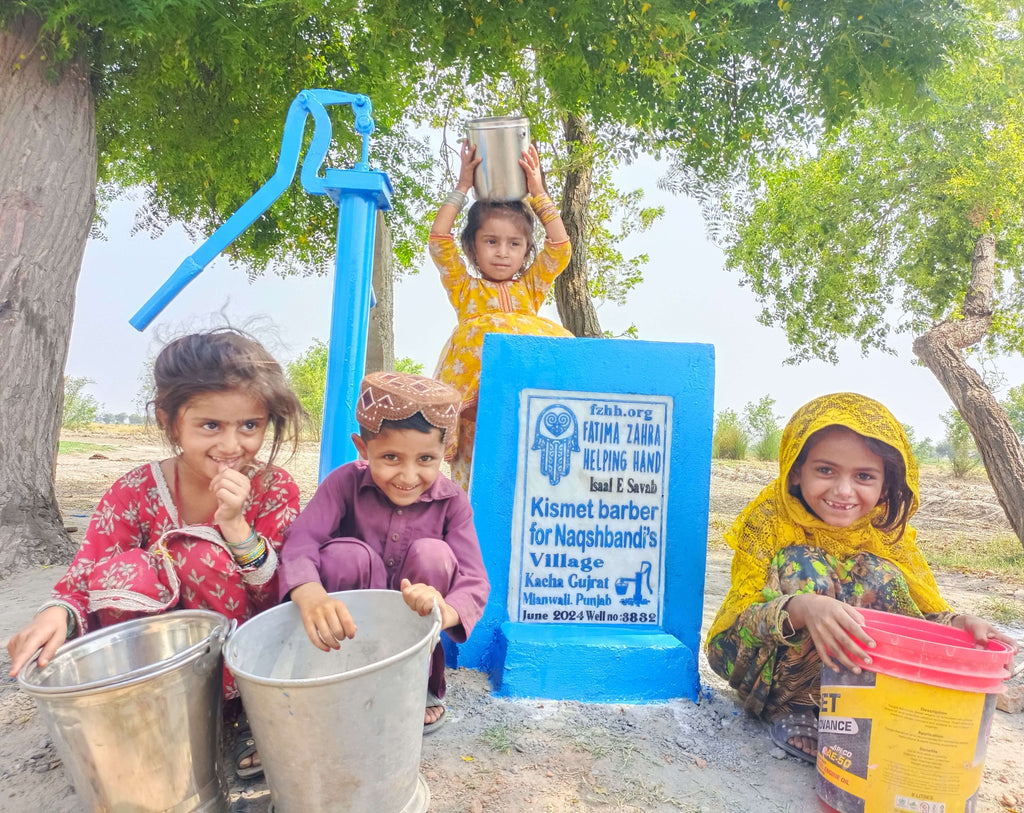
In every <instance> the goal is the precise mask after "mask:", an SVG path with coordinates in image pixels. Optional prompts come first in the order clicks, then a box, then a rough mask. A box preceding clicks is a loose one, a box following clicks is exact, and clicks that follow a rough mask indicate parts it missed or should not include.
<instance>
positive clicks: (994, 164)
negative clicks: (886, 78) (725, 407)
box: [723, 3, 1024, 362]
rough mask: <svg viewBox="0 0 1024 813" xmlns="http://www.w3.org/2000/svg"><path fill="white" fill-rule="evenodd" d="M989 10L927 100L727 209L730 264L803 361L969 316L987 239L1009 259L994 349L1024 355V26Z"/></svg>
mask: <svg viewBox="0 0 1024 813" xmlns="http://www.w3.org/2000/svg"><path fill="white" fill-rule="evenodd" d="M991 8H992V12H991V13H989V14H988V16H986V15H985V14H982V13H980V12H978V13H977V15H976V26H975V33H976V37H975V38H974V40H973V45H972V47H971V48H967V47H961V48H958V49H956V50H953V51H951V53H950V55H949V59H948V61H947V63H946V65H945V66H944V67H943V68H942V69H939V70H936V71H935V72H934V73H933V74H932V75H931V76H930V77H929V78H928V90H929V98H928V100H926V101H922V102H921V103H919V104H916V105H913V106H903V107H901V108H892V107H882V106H875V107H873V108H871V109H870V110H868V111H866V113H865V114H864V115H863V116H861V117H859V118H858V119H856V120H855V121H854V122H853V123H851V124H850V125H848V126H846V127H844V128H842V129H841V130H838V131H836V132H835V133H833V134H831V135H830V136H828V137H826V138H824V139H822V140H821V141H820V142H819V143H818V144H817V145H816V146H815V147H814V149H809V148H807V147H806V146H804V147H794V148H793V151H792V152H791V153H790V154H789V155H788V156H783V157H775V158H774V159H773V160H767V161H765V162H764V163H762V164H761V165H760V166H757V167H755V168H753V169H752V170H751V172H750V174H749V176H748V177H747V178H746V184H745V191H744V192H742V193H737V194H733V195H732V196H731V197H729V198H728V199H727V200H726V202H725V204H724V209H723V211H724V214H723V217H726V218H731V219H732V223H733V225H734V226H735V232H734V233H733V234H732V237H731V239H730V243H729V246H728V252H727V264H728V267H729V268H730V269H731V270H734V271H738V272H739V273H740V274H742V276H743V278H744V281H745V283H746V284H749V286H750V288H751V290H752V291H753V292H754V294H755V295H756V296H757V298H758V299H759V300H760V301H761V303H762V304H763V305H764V309H763V311H762V312H761V315H760V317H759V318H760V321H761V322H762V323H764V324H767V325H777V326H779V327H782V328H783V329H784V330H785V331H786V335H787V338H788V339H789V343H790V347H791V348H792V350H793V360H803V359H808V358H821V359H825V360H828V361H833V362H834V361H836V360H837V358H838V356H837V352H836V347H837V345H838V344H839V342H841V341H844V340H854V341H857V342H859V344H860V346H861V349H862V351H863V352H865V353H866V352H868V351H870V350H872V349H880V350H884V351H889V352H891V340H892V338H893V336H894V335H896V334H900V333H907V332H910V333H913V334H919V333H922V332H924V331H925V330H927V329H928V328H930V327H931V326H932V325H933V324H934V323H936V322H938V321H941V320H944V319H947V318H956V317H957V315H958V314H959V311H960V308H961V306H962V303H963V299H964V295H965V293H966V286H967V282H968V280H969V278H970V256H971V251H972V248H973V246H974V245H975V242H976V241H977V239H978V238H979V237H980V236H981V235H982V234H985V233H992V234H994V235H995V237H996V239H997V258H998V265H997V280H996V301H995V303H994V305H995V307H994V315H993V323H992V329H991V331H990V333H989V336H988V337H987V339H986V342H987V343H988V347H987V350H988V351H990V352H992V351H995V352H1021V351H1024V241H1022V235H1024V232H1022V231H1021V229H1020V224H1021V223H1022V222H1024V47H1022V41H1024V15H1021V14H1020V13H1019V11H1015V10H1013V8H1012V7H1011V6H1010V5H1009V4H999V3H992V4H991ZM987 11H988V10H986V12H987Z"/></svg>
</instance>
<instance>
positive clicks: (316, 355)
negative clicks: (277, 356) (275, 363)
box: [285, 339, 423, 443]
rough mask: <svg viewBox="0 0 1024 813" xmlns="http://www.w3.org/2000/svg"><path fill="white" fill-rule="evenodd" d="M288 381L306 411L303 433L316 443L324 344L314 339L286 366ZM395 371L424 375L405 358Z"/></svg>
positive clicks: (320, 417) (319, 427) (320, 424)
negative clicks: (304, 350)
mask: <svg viewBox="0 0 1024 813" xmlns="http://www.w3.org/2000/svg"><path fill="white" fill-rule="evenodd" d="M285 371H286V372H287V373H288V380H289V381H290V382H291V385H292V389H293V390H295V394H296V395H297V396H298V397H299V403H301V404H302V408H303V409H305V410H306V431H307V432H308V433H309V437H311V438H312V439H313V440H315V441H316V442H317V443H319V442H320V441H321V439H322V434H323V423H324V393H325V392H326V391H327V344H326V343H325V342H323V341H321V340H320V339H313V344H311V345H310V346H309V349H308V350H306V352H305V353H303V354H302V355H301V356H299V357H298V358H297V359H295V361H290V362H288V364H287V365H285ZM395 372H399V373H415V374H416V375H423V365H422V364H420V363H419V362H418V361H413V360H412V359H411V358H409V357H407V356H404V357H402V358H398V359H395Z"/></svg>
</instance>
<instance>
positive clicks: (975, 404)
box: [914, 234, 1024, 542]
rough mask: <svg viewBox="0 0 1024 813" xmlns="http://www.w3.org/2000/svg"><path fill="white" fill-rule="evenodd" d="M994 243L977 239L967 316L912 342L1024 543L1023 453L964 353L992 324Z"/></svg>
mask: <svg viewBox="0 0 1024 813" xmlns="http://www.w3.org/2000/svg"><path fill="white" fill-rule="evenodd" d="M995 266H996V240H995V237H994V236H993V235H991V234H985V235H982V236H981V237H979V238H978V241H977V242H976V243H975V245H974V253H973V255H972V257H971V282H970V285H969V286H968V289H967V297H966V298H965V299H964V308H963V318H962V319H957V320H953V319H946V320H945V321H943V322H941V323H939V324H938V325H936V326H935V327H933V328H932V329H931V330H929V331H928V332H927V333H925V334H924V335H923V336H920V337H918V339H917V340H916V341H915V342H914V353H915V354H916V355H917V357H918V358H919V359H921V361H923V362H924V363H925V365H927V367H928V369H929V370H931V371H932V373H933V374H934V375H935V377H936V378H937V379H938V380H939V383H940V384H941V385H942V387H943V389H945V390H946V392H947V393H948V394H949V398H950V400H951V401H952V402H953V405H954V406H955V407H956V408H957V410H958V411H959V412H960V415H961V416H962V417H963V419H964V421H965V422H966V423H967V426H968V427H969V428H970V430H971V435H973V437H974V442H975V444H976V445H977V447H978V451H979V452H980V453H981V460H982V462H983V463H984V464H985V471H986V472H987V473H988V479H989V482H991V483H992V488H993V490H994V491H995V493H996V498H997V499H998V500H999V504H1000V505H1001V506H1002V507H1003V511H1004V512H1005V513H1006V518H1007V519H1008V520H1009V521H1010V525H1011V527H1012V528H1013V531H1014V533H1015V534H1017V538H1018V539H1020V540H1022V542H1024V450H1022V448H1021V444H1020V439H1019V438H1018V437H1017V434H1016V432H1014V431H1013V427H1012V426H1010V421H1009V419H1008V418H1007V416H1006V411H1005V410H1004V409H1003V408H1002V407H1001V406H1000V405H999V402H998V401H996V399H995V396H993V395H992V393H991V392H990V391H989V389H988V387H987V386H986V385H985V382H984V381H983V380H982V378H981V376H980V375H978V373H977V372H975V371H974V369H973V368H971V367H970V366H968V364H967V362H966V360H965V359H964V356H963V354H962V353H961V350H963V349H964V348H966V347H970V346H971V345H973V344H976V343H977V342H979V341H981V339H982V338H983V337H984V336H985V334H986V333H987V332H988V329H989V327H991V325H992V297H993V289H994V284H995Z"/></svg>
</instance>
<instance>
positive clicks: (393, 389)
mask: <svg viewBox="0 0 1024 813" xmlns="http://www.w3.org/2000/svg"><path fill="white" fill-rule="evenodd" d="M461 406H462V396H460V395H459V391H458V390H456V389H455V388H454V387H450V386H448V385H447V384H445V383H444V382H442V381H438V380H436V379H433V378H427V377H426V376H422V375H413V374H412V373H391V372H378V373H370V374H369V375H367V376H366V377H365V378H364V379H363V382H362V384H360V386H359V403H358V405H357V406H356V420H357V421H359V425H360V426H361V427H363V428H364V429H368V430H369V431H371V432H379V431H380V427H381V423H382V422H383V421H401V420H404V419H405V418H411V417H412V416H413V415H415V414H416V413H417V412H419V413H420V414H421V415H422V416H423V417H424V419H425V420H426V421H427V423H429V424H430V425H431V426H436V427H437V428H438V429H440V430H441V434H442V435H443V437H444V442H445V445H448V444H449V443H451V442H453V441H454V440H455V426H456V424H457V423H458V419H459V408H460V407H461Z"/></svg>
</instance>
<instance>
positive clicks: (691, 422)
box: [445, 334, 714, 703]
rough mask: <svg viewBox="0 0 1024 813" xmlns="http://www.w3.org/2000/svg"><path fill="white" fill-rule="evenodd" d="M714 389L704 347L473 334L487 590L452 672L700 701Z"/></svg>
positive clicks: (629, 698)
mask: <svg viewBox="0 0 1024 813" xmlns="http://www.w3.org/2000/svg"><path fill="white" fill-rule="evenodd" d="M713 387H714V349H713V348H712V347H711V346H709V345H698V344H672V343H665V342H639V341H629V340H609V339H551V338H542V337H535V336H510V335H496V334H491V335H488V336H487V337H486V339H485V342H484V350H483V374H482V378H481V387H480V402H479V410H478V414H477V431H476V445H475V450H474V462H473V478H472V487H471V491H470V498H471V501H472V504H473V511H474V515H475V520H476V527H477V532H478V535H479V537H480V543H481V550H482V552H483V556H484V564H485V565H486V567H487V573H488V577H489V578H490V581H491V595H490V599H489V601H488V604H487V607H486V609H485V611H484V614H483V617H482V618H481V619H480V621H479V622H478V623H477V625H476V627H475V629H474V631H473V633H472V635H471V636H470V639H469V640H468V641H467V642H466V643H464V644H460V645H458V646H456V645H455V644H452V643H451V642H450V641H447V642H446V645H445V649H446V652H447V654H448V658H449V664H450V665H458V666H464V667H469V668H474V669H480V670H482V671H485V672H487V673H488V675H489V677H490V680H491V685H492V688H493V690H494V692H495V693H496V694H498V695H502V696H507V697H536V698H546V699H555V700H581V701H587V702H630V703H643V702H657V701H663V700H668V699H672V698H679V697H687V698H690V699H692V700H696V699H697V693H698V688H699V677H698V671H697V653H698V651H699V646H700V626H701V619H702V614H703V593H704V566H705V561H706V552H707V520H708V506H709V496H710V494H709V492H710V472H711V433H712V417H713ZM630 416H634V417H630ZM659 421H660V423H659ZM645 461H646V462H645ZM648 463H649V464H650V465H652V466H654V468H646V466H647V465H648ZM638 472H641V473H638ZM545 478H547V479H545ZM565 512H568V513H569V514H571V515H572V518H571V519H566V518H565V517H566V516H567V515H566V513H565ZM644 512H646V513H644ZM624 515H626V516H624ZM613 538H614V540H615V541H614V542H612V541H611V540H612V539H613ZM549 555H550V556H549ZM563 556H564V557H565V559H563V558H562V557H563ZM584 559H586V562H584ZM574 563H575V564H574ZM574 568H575V569H574ZM569 574H572V575H571V576H570V575H569ZM589 579H593V580H594V581H592V582H591V581H588V580H589ZM567 617H568V619H569V621H571V622H572V623H561V622H562V621H564V620H565V619H566V618H567Z"/></svg>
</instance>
